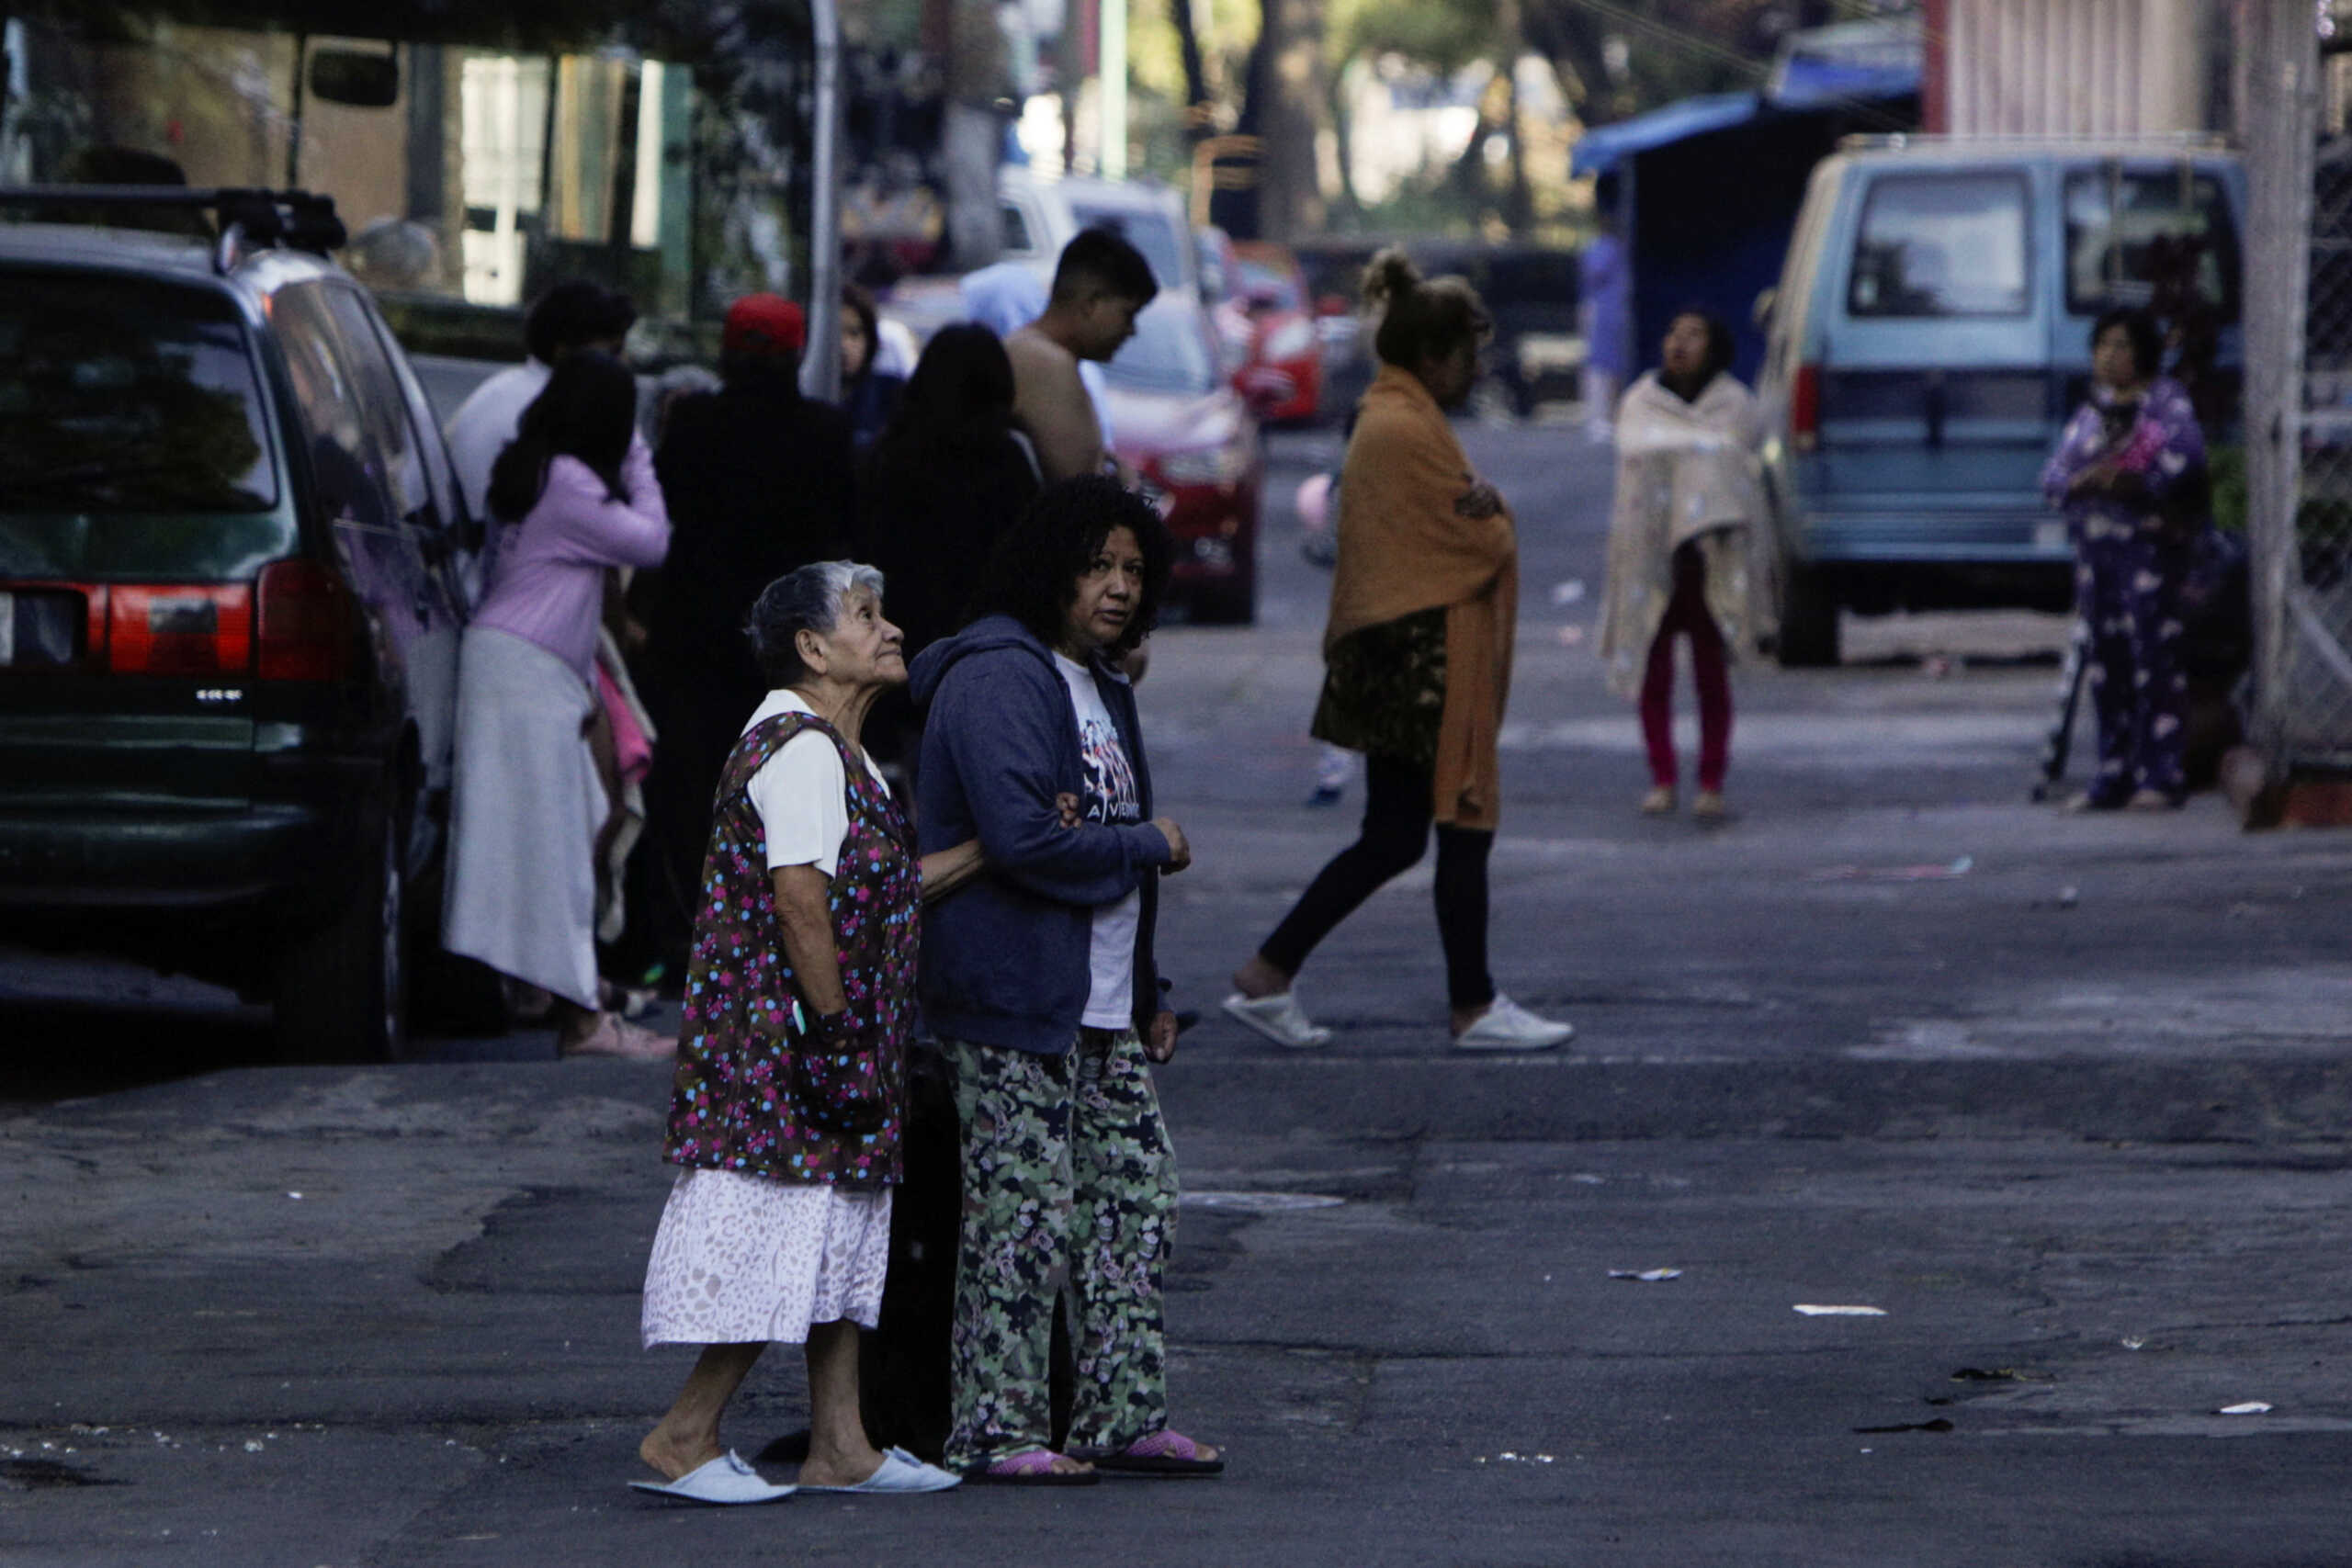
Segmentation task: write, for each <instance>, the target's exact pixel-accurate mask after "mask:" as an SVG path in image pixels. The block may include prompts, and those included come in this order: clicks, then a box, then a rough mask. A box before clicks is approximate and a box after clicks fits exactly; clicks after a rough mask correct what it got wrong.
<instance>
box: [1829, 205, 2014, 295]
mask: <svg viewBox="0 0 2352 1568" xmlns="http://www.w3.org/2000/svg"><path fill="white" fill-rule="evenodd" d="M2026 211H2027V205H2026V183H2025V176H2024V175H1986V174H1952V175H1894V176H1883V177H1881V178H1879V179H1877V180H1875V181H1873V182H1872V183H1871V194H1870V199H1869V200H1868V201H1867V202H1866V203H1865V204H1864V205H1863V208H1862V226H1861V231H1860V234H1859V235H1857V236H1856V238H1855V241H1854V267H1853V272H1852V275H1851V276H1850V277H1849V280H1848V283H1847V286H1846V308H1847V310H1849V311H1850V312H1852V313H1853V314H1854V315H1857V316H1877V317H1905V316H1909V317H1919V316H2021V315H2024V314H2025V313H2026V311H2027V310H2028V309H2029V302H2030V298H2031V296H2030V293H2029V291H2028V289H2027V287H2026V278H2027V276H2028V274H2027V265H2026V263H2027V258H2026Z"/></svg>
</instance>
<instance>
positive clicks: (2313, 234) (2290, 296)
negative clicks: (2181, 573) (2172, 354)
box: [2240, 0, 2352, 776]
mask: <svg viewBox="0 0 2352 1568" xmlns="http://www.w3.org/2000/svg"><path fill="white" fill-rule="evenodd" d="M2240 15H2241V17H2242V19H2243V25H2244V27H2245V33H2244V35H2243V38H2242V40H2241V41H2242V43H2243V44H2244V46H2245V55H2246V83H2247V97H2246V104H2247V116H2246V173H2247V184H2248V187H2249V197H2250V206H2251V210H2250V212H2249V214H2248V222H2247V235H2246V278H2247V289H2246V312H2245V410H2246V479H2247V493H2246V528H2247V534H2248V541H2247V542H2248V547H2249V552H2250V557H2251V565H2252V575H2251V582H2252V590H2253V598H2254V614H2255V656H2254V675H2255V713H2254V739H2255V740H2256V743H2257V744H2258V745H2259V746H2260V747H2261V748H2262V750H2264V751H2265V752H2266V753H2267V757H2268V759H2269V761H2270V763H2271V767H2272V771H2273V773H2274V776H2283V775H2285V774H2287V773H2292V772H2294V771H2296V770H2298V769H2306V770H2308V769H2313V768H2325V769H2352V139H2347V138H2344V137H2335V138H2332V139H2330V140H2329V141H2326V142H2324V143H2323V142H2322V141H2321V140H2320V130H2321V115H2320V105H2321V97H2322V85H2323V82H2322V61H2321V55H2320V33H2321V28H2320V26H2319V25H2318V24H2319V21H2320V17H2319V15H2317V14H2315V8H2314V6H2313V5H2312V0H2251V3H2250V4H2248V5H2247V6H2245V9H2244V10H2243V11H2242V12H2241V13H2240Z"/></svg>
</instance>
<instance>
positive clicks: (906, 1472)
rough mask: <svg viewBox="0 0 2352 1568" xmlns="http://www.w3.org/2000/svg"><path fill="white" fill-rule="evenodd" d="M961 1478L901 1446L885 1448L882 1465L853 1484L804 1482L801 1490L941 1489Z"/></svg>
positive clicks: (936, 1490) (942, 1490) (923, 1490)
mask: <svg viewBox="0 0 2352 1568" xmlns="http://www.w3.org/2000/svg"><path fill="white" fill-rule="evenodd" d="M963 1480H964V1478H963V1477H962V1476H960V1475H957V1474H956V1473H954V1472H951V1471H944V1470H942V1469H940V1468H939V1467H938V1466H937V1465H935V1464H925V1463H923V1461H921V1460H919V1459H917V1458H915V1456H914V1455H912V1454H910V1453H909V1452H907V1450H904V1449H884V1450H882V1466H881V1468H880V1469H878V1470H876V1472H874V1473H873V1474H871V1475H869V1476H867V1477H866V1478H865V1480H863V1481H861V1482H859V1483H857V1484H856V1485H854V1486H809V1485H805V1484H804V1485H803V1486H802V1487H801V1488H800V1490H802V1491H803V1492H862V1493H872V1494H880V1493H885V1492H944V1491H946V1490H947V1489H948V1488H949V1487H951V1486H956V1485H960V1484H962V1483H963Z"/></svg>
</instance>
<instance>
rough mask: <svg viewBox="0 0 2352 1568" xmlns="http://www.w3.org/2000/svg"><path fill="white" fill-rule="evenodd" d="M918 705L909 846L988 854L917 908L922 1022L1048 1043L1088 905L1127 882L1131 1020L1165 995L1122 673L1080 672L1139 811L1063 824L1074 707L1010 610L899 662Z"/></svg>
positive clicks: (1062, 1030) (1082, 978) (1087, 920)
mask: <svg viewBox="0 0 2352 1568" xmlns="http://www.w3.org/2000/svg"><path fill="white" fill-rule="evenodd" d="M910 682H911V688H912V694H913V696H914V700H915V702H916V704H917V705H919V706H928V707H929V709H930V710H931V711H930V716H929V717H928V718H927V719H926V720H925V721H924V725H923V736H922V771H921V773H920V776H919V778H918V781H917V785H916V794H915V800H916V804H917V807H918V820H919V822H920V828H919V829H918V833H917V839H918V843H919V844H920V847H921V848H922V852H924V853H925V854H929V853H931V852H933V851H937V850H944V849H948V848H952V847H953V846H955V845H956V844H960V843H962V842H963V841H964V840H967V839H970V838H974V837H978V840H980V849H981V852H983V853H984V854H985V855H986V856H987V857H988V870H987V871H986V872H985V873H984V874H982V875H981V876H980V877H979V878H978V879H977V880H975V881H974V882H973V883H972V884H971V885H970V886H967V887H965V888H964V889H962V890H961V891H959V892H957V893H956V894H954V895H952V896H950V897H947V898H944V899H943V900H942V901H940V902H939V903H938V904H935V905H933V907H932V908H928V909H925V910H924V911H923V917H922V969H921V972H920V976H921V977H920V987H921V991H922V1005H923V1013H924V1016H925V1018H926V1020H927V1021H929V1023H930V1025H931V1027H932V1028H933V1029H934V1030H936V1031H937V1032H939V1033H941V1034H943V1035H947V1036H950V1037H953V1038H955V1039H958V1040H971V1041H977V1042H978V1043H981V1044H986V1045H1001V1046H1005V1047H1008V1048H1010V1049H1012V1050H1016V1051H1028V1052H1031V1053H1034V1054H1035V1055H1060V1054H1061V1053H1063V1052H1065V1051H1068V1050H1069V1048H1070V1046H1071V1044H1072V1043H1073V1042H1075V1040H1076V1039H1077V1037H1078V1030H1079V1023H1080V1019H1081V1018H1082V1017H1083V1016H1084V1014H1085V1011H1086V1000H1087V997H1088V995H1089V994H1090V992H1091V990H1092V989H1093V976H1092V970H1091V964H1090V962H1089V956H1090V953H1091V947H1092V942H1093V933H1094V911H1095V909H1096V908H1097V907H1098V906H1101V905H1104V904H1114V903H1116V902H1117V901H1118V900H1120V899H1122V898H1124V897H1126V896H1127V895H1128V894H1129V893H1132V892H1136V891H1137V890H1138V889H1140V890H1141V893H1142V918H1141V919H1140V920H1139V921H1138V922H1137V924H1136V959H1135V963H1136V973H1135V999H1136V1029H1137V1030H1138V1031H1139V1032H1140V1031H1146V1030H1148V1028H1149V1026H1150V1023H1151V1020H1152V1015H1153V1014H1154V1013H1156V1012H1158V1011H1159V1009H1160V1008H1161V1006H1162V1005H1163V1004H1162V1002H1161V1000H1160V995H1159V972H1158V970H1157V969H1156V968H1155V967H1154V966H1153V964H1152V954H1151V938H1152V927H1153V922H1154V920H1155V919H1156V917H1157V915H1158V912H1159V867H1160V866H1163V865H1165V864H1167V863H1168V861H1169V858H1170V851H1169V845H1168V840H1167V838H1166V837H1165V836H1164V835H1162V834H1161V832H1160V831H1159V829H1157V828H1155V827H1153V826H1152V825H1151V822H1150V818H1151V815H1152V806H1151V770H1150V769H1149V768H1148V766H1147V765H1146V764H1145V761H1144V754H1143V729H1142V726H1141V724H1140V723H1139V722H1138V720H1137V718H1136V698H1135V689H1134V687H1133V686H1131V685H1130V684H1129V683H1128V682H1127V678H1126V677H1125V675H1123V674H1120V673H1118V672H1117V671H1114V670H1111V669H1110V668H1108V667H1107V666H1105V665H1104V664H1103V662H1102V661H1101V660H1096V661H1094V686H1095V689H1096V690H1097V691H1098V692H1100V693H1101V694H1102V695H1103V706H1104V707H1105V708H1106V709H1108V710H1109V712H1110V714H1111V720H1112V723H1113V724H1114V725H1115V726H1116V727H1117V728H1118V731H1119V741H1120V744H1121V745H1123V746H1125V748H1126V752H1127V761H1128V762H1129V763H1130V764H1131V765H1132V766H1133V768H1134V769H1135V775H1136V791H1137V798H1138V800H1139V802H1140V804H1141V807H1142V812H1143V817H1144V818H1145V820H1143V821H1141V822H1134V823H1128V824H1125V825H1112V824H1107V823H1101V822H1081V823H1080V824H1079V825H1078V826H1077V827H1075V828H1065V827H1063V826H1062V825H1061V814H1060V812H1059V811H1058V810H1057V808H1056V807H1055V804H1054V797H1055V796H1056V795H1076V794H1080V793H1081V792H1082V791H1083V790H1084V788H1085V784H1086V776H1085V762H1084V760H1083V758H1082V757H1081V756H1080V750H1079V734H1078V716H1077V715H1076V714H1075V713H1074V712H1073V711H1072V710H1071V708H1070V701H1069V686H1067V685H1066V684H1064V682H1063V681H1062V676H1061V671H1059V670H1057V669H1056V668H1055V665H1054V657H1053V653H1052V651H1051V650H1050V649H1047V648H1046V645H1045V644H1044V643H1043V642H1040V641H1039V640H1038V639H1037V638H1036V637H1035V636H1034V635H1032V634H1031V633H1030V632H1029V631H1028V630H1027V628H1025V627H1023V626H1022V625H1021V624H1020V623H1019V622H1018V621H1015V620H1014V619H1013V618H1012V616H1010V615H989V616H986V617H983V618H982V619H980V620H978V621H975V622H974V623H972V625H970V626H967V627H966V628H964V630H962V631H960V632H958V633H956V635H955V636H953V637H944V638H942V639H941V640H940V641H938V642H935V643H933V644H932V645H931V646H930V647H929V648H927V649H923V650H922V653H921V654H920V655H918V656H917V657H916V659H915V661H914V667H913V669H912V670H911V671H910Z"/></svg>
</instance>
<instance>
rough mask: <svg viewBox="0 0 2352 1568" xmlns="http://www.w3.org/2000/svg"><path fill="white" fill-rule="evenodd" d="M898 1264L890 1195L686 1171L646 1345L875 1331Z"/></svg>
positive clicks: (672, 1204) (652, 1283)
mask: <svg viewBox="0 0 2352 1568" xmlns="http://www.w3.org/2000/svg"><path fill="white" fill-rule="evenodd" d="M889 1267H890V1190H889V1189H888V1187H875V1188H842V1187H837V1186H835V1185H833V1184H832V1183H831V1182H813V1181H812V1182H805V1183H804V1182H794V1181H775V1180H771V1179H769V1178H767V1177H764V1176H747V1175H744V1174H743V1173H741V1172H740V1171H732V1170H684V1171H681V1172H679V1173H678V1179H677V1182H676V1184H675V1185H674V1186H673V1187H672V1188H671V1189H670V1201H669V1203H668V1204H667V1205H666V1206H665V1207H664V1208H663V1209H662V1228H661V1229H660V1230H659V1231H657V1232H655V1233H654V1236H653V1256H652V1257H651V1258H650V1259H649V1260H648V1261H647V1263H646V1266H645V1315H644V1319H643V1323H642V1328H643V1333H644V1337H645V1343H646V1345H647V1346H648V1347H649V1348H650V1347H651V1346H655V1345H745V1344H753V1343H760V1342H770V1343H775V1344H779V1345H801V1344H806V1343H807V1342H808V1339H809V1325H810V1324H812V1323H831V1322H834V1321H836V1320H838V1319H841V1318H847V1319H849V1320H850V1321H851V1322H853V1323H855V1324H859V1325H863V1326H865V1327H866V1328H872V1327H873V1326H874V1325H876V1324H877V1323H879V1322H880V1321H881V1317H882V1280H883V1277H884V1275H885V1274H887V1273H888V1271H889Z"/></svg>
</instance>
